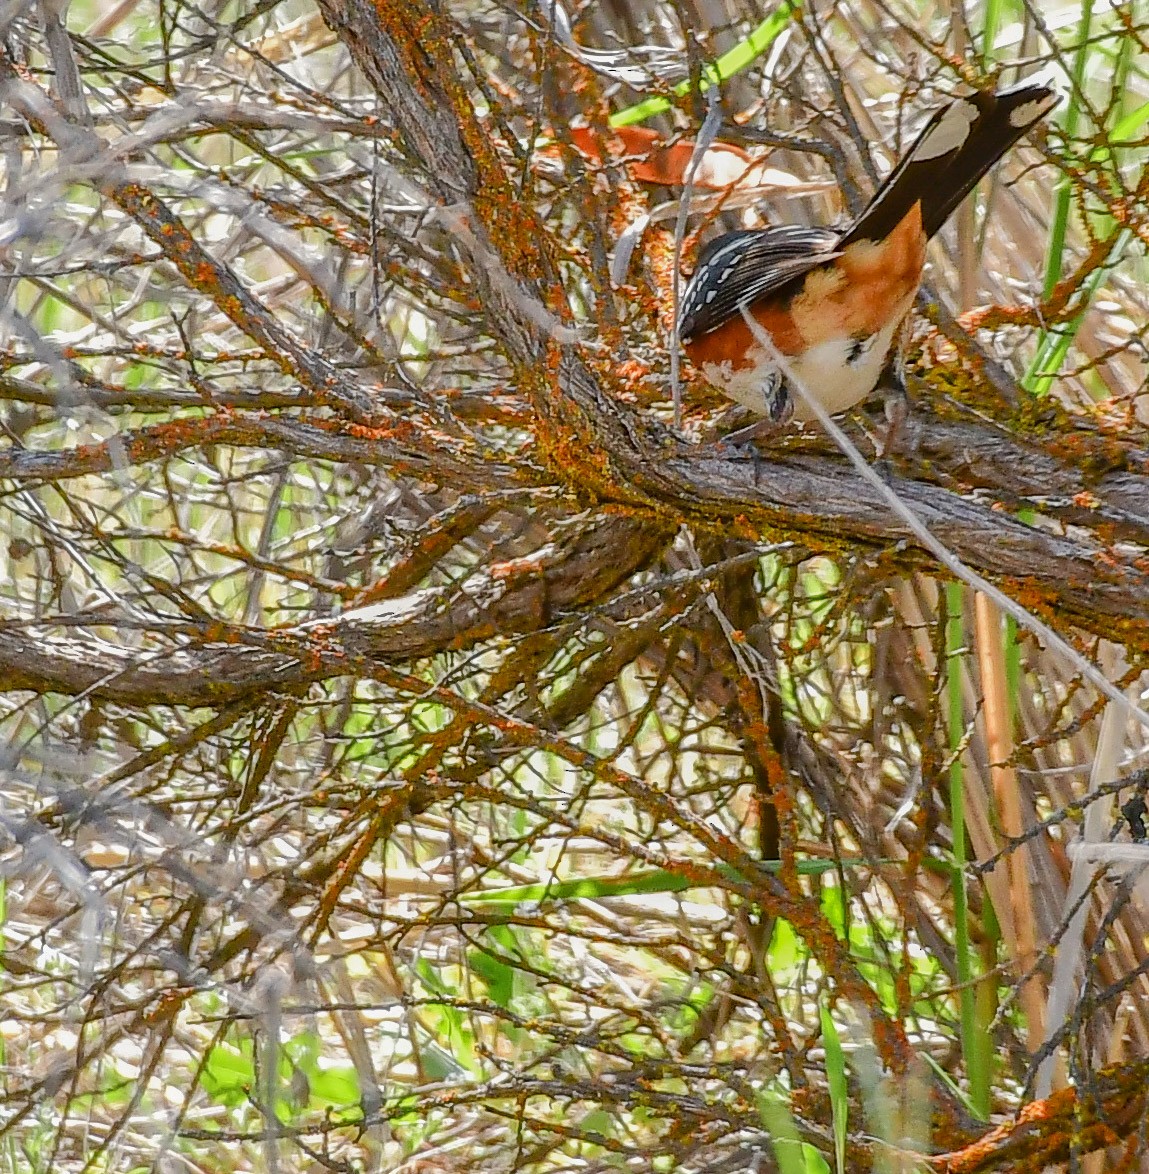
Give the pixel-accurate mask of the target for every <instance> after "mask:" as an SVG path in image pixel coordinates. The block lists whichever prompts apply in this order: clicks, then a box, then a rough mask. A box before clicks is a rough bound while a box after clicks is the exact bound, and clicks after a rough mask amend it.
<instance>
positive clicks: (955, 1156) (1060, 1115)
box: [926, 1060, 1149, 1174]
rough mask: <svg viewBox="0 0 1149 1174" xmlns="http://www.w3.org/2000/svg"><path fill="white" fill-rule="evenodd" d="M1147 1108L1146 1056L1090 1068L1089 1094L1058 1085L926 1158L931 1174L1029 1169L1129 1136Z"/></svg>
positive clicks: (1148, 1077)
mask: <svg viewBox="0 0 1149 1174" xmlns="http://www.w3.org/2000/svg"><path fill="white" fill-rule="evenodd" d="M1147 1107H1149V1061H1147V1060H1139V1061H1136V1062H1134V1063H1131V1064H1123V1065H1116V1066H1114V1067H1112V1068H1106V1069H1103V1070H1102V1071H1101V1072H1098V1073H1095V1074H1094V1076H1093V1077H1092V1079H1091V1081H1090V1084H1089V1091H1088V1093H1079V1092H1078V1090H1077V1089H1076V1088H1063V1089H1059V1090H1058V1091H1057V1092H1055V1093H1054V1094H1053V1095H1052V1096H1050V1097H1048V1098H1046V1099H1045V1100H1043V1101H1035V1102H1033V1103H1032V1104H1029V1105H1026V1106H1025V1107H1024V1108H1023V1109H1021V1110H1020V1112H1019V1113H1018V1114H1017V1116H1016V1118H1015V1119H1014V1120H1013V1121H1009V1122H1006V1123H1005V1124H1003V1125H999V1126H997V1127H996V1128H994V1129H991V1130H989V1131H988V1132H987V1133H985V1134H984V1135H983V1136H982V1137H980V1138H978V1140H977V1141H975V1142H973V1143H972V1144H971V1145H968V1146H965V1147H964V1148H963V1149H960V1150H956V1151H952V1152H950V1153H947V1154H938V1155H936V1156H934V1157H932V1158H928V1159H926V1161H927V1163H928V1165H929V1167H930V1168H931V1169H932V1170H934V1171H936V1174H986V1172H988V1171H991V1170H1005V1169H1009V1170H1018V1171H1021V1170H1032V1171H1034V1174H1037V1172H1038V1171H1041V1170H1043V1169H1045V1168H1046V1167H1047V1166H1051V1165H1056V1164H1059V1163H1061V1162H1064V1161H1066V1160H1067V1159H1068V1158H1069V1157H1070V1156H1071V1155H1072V1154H1077V1155H1082V1154H1086V1153H1090V1152H1092V1151H1094V1150H1100V1149H1105V1148H1107V1147H1109V1146H1111V1145H1114V1144H1117V1143H1119V1142H1121V1141H1122V1140H1124V1139H1125V1138H1127V1137H1129V1136H1131V1135H1132V1134H1133V1133H1134V1132H1135V1131H1136V1130H1137V1129H1138V1128H1139V1127H1140V1125H1141V1122H1142V1120H1143V1118H1144V1115H1145V1112H1146V1108H1147Z"/></svg>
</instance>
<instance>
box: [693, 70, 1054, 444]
mask: <svg viewBox="0 0 1149 1174" xmlns="http://www.w3.org/2000/svg"><path fill="white" fill-rule="evenodd" d="M1058 100H1059V97H1058V95H1057V94H1056V92H1055V91H1054V90H1053V89H1052V88H1051V87H1049V86H1046V85H1043V84H1039V83H1033V82H1030V83H1022V84H1020V85H1017V86H1013V87H1011V88H1009V89H1004V90H999V91H996V92H993V91H977V92H975V93H973V94H971V95H969V96H968V97H966V96H963V97H958V98H954V99H953V100H951V101H950V102H949V103H948V104H947V105H945V106H941V107H939V108H938V109H937V110H935V111H934V112H933V114H932V115H931V116H930V117H929V118H928V120H927V121H926V124H925V126H924V127H923V128H922V130H921V132H920V133H919V135H918V137H917V138H916V139H915V140H914V143H913V145H912V146H911V147H910V149H909V150H908V151H907V152H906V154H905V155H904V156H903V157H902V159H901V160H900V161H899V162H898V163H897V165H896V166H895V167H894V169H893V170H892V171H891V172H890V174H889V175H888V176H887V177H886V179H885V181H884V182H883V183H882V184H881V185H880V186H879V188H878V190H877V191H876V192H875V193H874V196H873V198H872V199H871V200H870V202H869V203H868V204H867V205H866V207H865V209H864V210H863V211H862V213H861V215H859V216H858V217H857V218H856V219H855V220H854V221H853V222H852V223H851V224H849V225H848V226H847V227H846V228H844V229H842V230H836V229H833V228H825V227H822V228H818V227H806V226H800V225H777V226H774V227H770V228H756V229H743V230H741V231H737V232H727V233H724V234H723V235H722V236H719V237H716V238H714V239H713V240H711V241H709V242H708V243H707V244H706V245H705V247H704V248H703V249H702V252H701V254H700V255H699V258H698V264H697V267H696V268H695V270H694V273H693V275H692V276H691V278H690V280H689V282H688V284H687V286H686V289H685V291H684V293H683V296H682V303H681V307H680V312H679V318H678V337H679V339H680V341H681V343H682V346H683V350H684V351H685V352H686V355H687V357H688V358H689V359H690V361H691V363H692V364H693V365H694V366H695V368H697V369H698V370H699V371H700V372H701V373H702V374H703V376H705V378H706V380H707V381H708V382H709V383H712V384H713V385H714V386H716V387H717V388H718V389H719V390H720V391H722V392H724V394H725V395H726V396H727V397H728V398H729V399H732V400H734V401H735V402H737V403H740V404H742V405H743V406H744V407H746V408H748V409H749V410H750V411H751V412H752V413H753V414H754V415H755V416H758V417H761V418H762V419H761V420H759V421H758V423H757V424H755V425H754V426H753V427H752V428H750V429H743V430H741V431H742V433H748V434H753V433H756V432H757V431H759V430H761V428H762V427H763V426H766V427H767V428H769V427H770V426H772V425H779V424H783V423H785V422H786V421H788V420H790V419H795V420H799V421H806V420H811V419H813V418H814V413H813V411H812V410H811V408H810V407H809V405H808V404H807V402H806V399H805V396H803V395H802V394H801V393H800V392H799V393H798V394H797V395H795V393H794V391H793V389H792V388H791V387H789V386H788V379H787V378H786V375H785V374H784V373H783V370H782V367H783V366H784V367H785V368H786V370H787V372H788V373H789V374H790V375H791V376H792V377H793V379H794V380H795V381H796V382H800V383H801V388H802V390H803V391H805V392H806V394H807V395H812V396H815V397H817V399H818V401H819V403H820V404H821V405H822V407H823V408H825V410H826V411H827V412H828V413H829V414H830V415H837V414H839V413H842V412H845V411H848V410H849V409H850V408H852V407H854V405H855V404H858V403H860V402H861V401H862V400H863V399H865V398H866V396H867V395H869V394H870V392H871V391H873V390H874V388H875V387H876V386H877V385H878V383H879V380H881V379H883V377H884V373H885V372H886V371H887V370H888V368H887V359H888V357H889V355H890V352H891V348H892V347H893V344H894V341H895V339H896V337H897V334H898V330H899V327H900V326H901V324H902V322H903V320H904V319H905V317H906V315H907V314H908V313H909V311H910V307H911V306H912V305H913V302H914V298H915V297H916V295H917V291H918V286H919V285H920V284H921V278H922V268H923V266H924V265H925V259H926V244H927V242H928V241H929V240H930V238H931V237H933V236H934V235H935V234H936V233H937V232H938V231H939V230H940V229H941V227H942V225H943V224H945V222H946V221H947V220H948V219H949V217H950V215H951V214H952V213H953V212H954V211H955V209H956V208H957V207H958V205H959V204H961V202H962V201H963V200H964V199H965V197H966V196H967V195H968V194H969V193H970V191H971V190H972V189H973V187H974V186H975V185H976V184H977V182H978V180H979V179H981V177H982V176H983V175H985V174H986V172H988V171H989V170H990V168H991V167H993V165H994V164H995V163H996V162H997V161H998V160H999V159H1000V158H1001V157H1002V156H1003V155H1004V154H1005V153H1006V152H1007V151H1008V150H1009V149H1010V148H1011V147H1012V146H1013V145H1014V143H1016V142H1017V141H1018V140H1019V139H1020V138H1022V136H1024V135H1025V134H1026V133H1027V132H1028V131H1029V130H1030V129H1031V128H1032V127H1034V126H1035V125H1036V124H1037V123H1038V122H1040V121H1041V120H1042V119H1043V118H1044V117H1045V116H1046V115H1047V114H1048V113H1049V112H1050V111H1051V110H1052V109H1053V108H1054V106H1056V105H1057V102H1058ZM744 308H745V310H746V311H747V312H748V313H749V314H750V315H751V316H752V317H753V318H754V319H755V321H756V322H757V323H758V324H759V325H760V326H761V327H762V329H763V330H765V332H766V333H767V334H768V335H769V337H770V340H771V342H772V344H773V345H772V346H771V347H766V346H764V345H763V344H762V342H761V341H760V339H759V338H758V337H756V336H755V332H754V331H753V330H752V328H751V327H750V326H749V324H748V323H747V322H746V319H745V318H744V317H743V309H744ZM774 352H777V353H774ZM778 355H781V356H782V358H783V360H784V362H783V364H779V363H778ZM897 382H900V380H898V381H897ZM727 439H730V438H729V437H728V438H727Z"/></svg>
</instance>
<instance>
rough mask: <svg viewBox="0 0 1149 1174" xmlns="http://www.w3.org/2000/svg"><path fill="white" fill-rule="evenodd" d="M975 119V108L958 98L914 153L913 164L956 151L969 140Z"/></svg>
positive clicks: (970, 103)
mask: <svg viewBox="0 0 1149 1174" xmlns="http://www.w3.org/2000/svg"><path fill="white" fill-rule="evenodd" d="M976 119H977V107H976V106H975V105H974V104H973V103H972V102H967V101H965V99H963V98H959V99H958V100H957V101H956V102H954V103H952V104H951V105H950V107H949V108H948V109H947V110H946V112H945V113H944V114H943V115H942V116H941V118H940V119H939V120H938V124H937V126H935V127H934V129H933V130H931V131H930V133H929V134H928V135H926V137H925V139H923V140H922V143H921V145H920V146H919V147H918V149H917V150H916V151H915V152H914V157H913V162H915V163H917V162H919V161H921V160H923V159H936V158H937V157H938V156H939V155H948V154H949V153H950V152H951V151H956V150H957V149H958V147H960V146H961V145H962V143H964V142H965V141H966V139H967V138H969V130H970V127H971V126H973V124H974V122H975V121H976Z"/></svg>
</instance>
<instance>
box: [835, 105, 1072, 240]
mask: <svg viewBox="0 0 1149 1174" xmlns="http://www.w3.org/2000/svg"><path fill="white" fill-rule="evenodd" d="M1057 103H1058V96H1057V94H1056V93H1055V92H1054V91H1053V90H1052V89H1050V88H1049V87H1048V86H1043V85H1036V84H1033V83H1026V84H1023V85H1019V86H1014V87H1013V88H1012V89H1009V90H1001V91H1000V92H998V93H996V94H991V93H980V92H979V93H976V94H971V95H970V96H969V97H968V98H955V99H954V101H952V102H951V103H950V104H949V105H948V106H943V107H942V108H941V109H939V110H937V111H936V112H935V113H934V115H933V116H932V117H931V118H930V120H929V122H927V123H926V125H925V128H924V129H923V130H922V132H921V134H920V135H918V137H917V140H916V141H915V143H914V145H913V146H912V147H911V148H910V149H909V151H907V152H906V154H905V156H904V157H903V158H902V160H901V161H900V162H899V163H898V165H897V167H895V168H894V170H893V171H892V172H890V174H889V176H887V178H886V181H885V182H884V183H883V184H882V186H881V187H880V188H878V190H877V192H876V194H875V195H874V198H873V199H872V200H871V201H870V202H869V204H868V205H867V206H866V209H865V211H864V212H863V213H862V214H861V216H859V217H858V219H857V220H856V221H855V222H854V223H853V225H852V226H851V227H850V228H849V229H848V230H847V231H846V233H845V235H844V236H843V237H842V242H841V243H842V246H845V245H848V244H852V243H853V242H854V241H861V240H883V239H885V237H887V236H889V234H890V233H891V232H893V230H894V229H895V228H896V227H897V226H898V225H899V224H900V223H901V222H902V220H903V219H904V218H905V216H906V214H907V213H908V212H909V211H910V210H911V209H912V208H913V206H914V204H916V203H918V202H919V201H920V203H921V206H922V226H923V228H924V229H925V232H926V236H933V235H934V234H935V233H936V232H937V231H938V229H939V228H941V226H942V225H943V224H945V222H946V221H947V220H948V219H949V217H950V214H951V213H952V212H953V210H954V209H955V208H956V207H957V206H958V205H959V204H960V203H961V202H962V200H964V199H965V197H966V196H967V195H968V194H969V193H970V191H971V190H972V188H973V186H974V184H976V183H977V181H978V180H979V179H981V177H982V176H983V175H985V173H986V172H987V171H988V170H989V169H990V168H991V167H992V166H993V165H994V164H995V163H996V162H997V161H998V159H1000V158H1001V157H1002V155H1004V154H1005V153H1006V151H1008V150H1009V148H1010V147H1012V146H1013V144H1014V143H1016V142H1017V140H1018V139H1020V138H1021V137H1022V135H1024V134H1025V133H1026V131H1028V130H1029V129H1030V127H1032V126H1034V125H1035V124H1036V123H1038V122H1040V121H1041V120H1042V119H1043V118H1044V117H1045V116H1046V114H1048V113H1049V111H1050V110H1052V109H1053V108H1054V106H1056V105H1057Z"/></svg>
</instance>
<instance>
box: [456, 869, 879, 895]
mask: <svg viewBox="0 0 1149 1174" xmlns="http://www.w3.org/2000/svg"><path fill="white" fill-rule="evenodd" d="M878 863H879V864H883V865H893V864H895V863H896V862H895V861H893V860H881V861H879V862H878ZM871 865H872V862H871V861H867V860H861V859H853V860H842V861H835V860H799V861H798V862H797V865H796V867H797V871H798V874H799V875H800V876H821V875H822V873H824V872H831V871H836V870H837V869H838V868H839V867H842V868H847V869H848V868H853V867H857V868H867V867H871ZM758 867H759V868H761V869H762V870H763V871H766V872H777V871H779V869H780V868H781V867H782V863H781V861H779V860H764V861H761V862H760V863H759V865H758ZM718 871H719V872H721V873H722V874H723V875H724V876H728V877H729V879H730V880H733V881H736V882H738V883H745V878H744V877H742V876H740V875H739V874H738V873H736V872H735V871H734V869H732V868H729V867H728V866H727V865H722V864H720V865H718ZM706 887H708V886H707V884H706V882H703V881H698V880H694V879H692V878H691V877H688V876H686V875H685V874H683V873H681V872H672V871H671V870H670V869H665V868H658V869H651V870H650V871H649V872H633V873H628V874H627V875H626V876H587V877H576V878H573V879H569V880H561V881H559V880H556V881H540V882H538V883H536V884H529V885H513V886H510V887H508V888H505V889H483V890H481V891H479V892H471V893H462V894H461V895H460V897H459V900H460V901H462V902H465V903H466V904H468V905H518V904H519V903H520V902H524V901H532V902H536V903H538V902H542V901H577V900H591V901H596V900H602V899H603V898H606V897H635V896H642V895H643V894H646V893H681V892H683V891H684V890H686V889H697V888H706Z"/></svg>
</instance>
